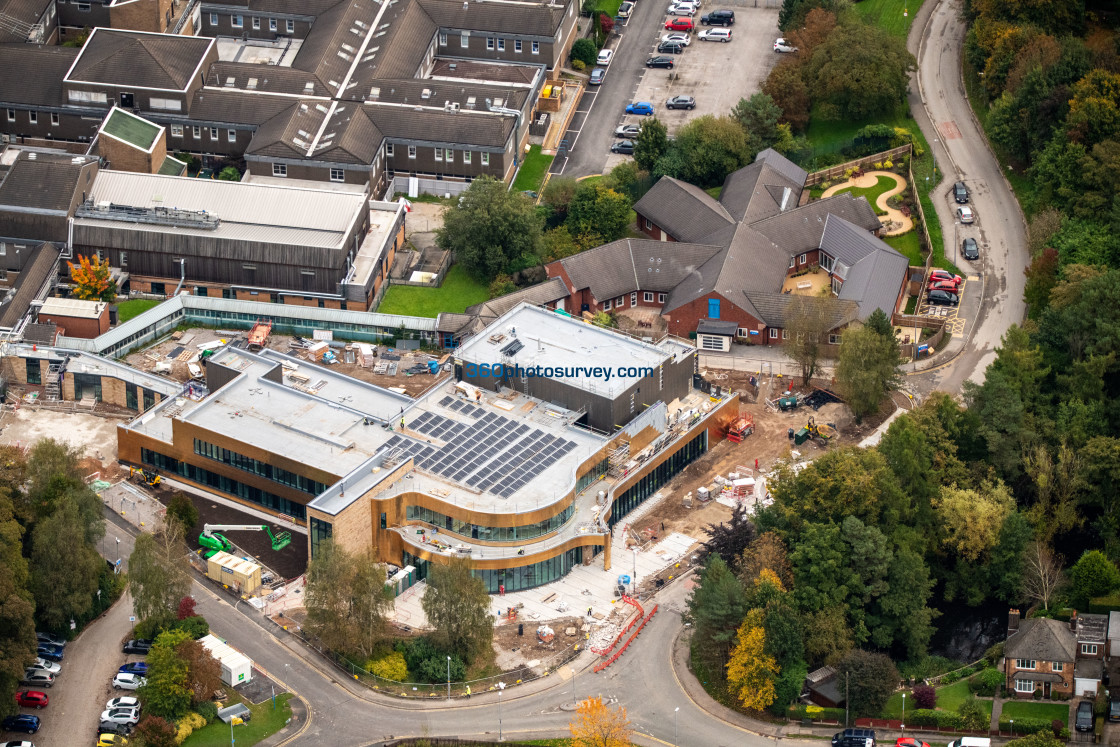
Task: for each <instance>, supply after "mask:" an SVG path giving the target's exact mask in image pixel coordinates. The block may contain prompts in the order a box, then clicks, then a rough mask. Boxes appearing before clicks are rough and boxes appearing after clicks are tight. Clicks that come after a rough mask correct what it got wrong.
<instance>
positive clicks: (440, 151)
mask: <svg viewBox="0 0 1120 747" xmlns="http://www.w3.org/2000/svg"><path fill="white" fill-rule="evenodd" d="M436 160H437V161H442V160H443V148H436Z"/></svg>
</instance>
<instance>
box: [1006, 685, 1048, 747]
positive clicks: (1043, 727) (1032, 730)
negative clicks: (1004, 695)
mask: <svg viewBox="0 0 1120 747" xmlns="http://www.w3.org/2000/svg"><path fill="white" fill-rule="evenodd" d="M1035 692H1041V691H1040V690H1036V691H1035ZM999 730H1000V731H1007V732H1009V731H1011V719H1009V718H1006V717H1004V716H1000V719H999ZM1050 730H1051V726H1050V722H1049V721H1047V720H1046V719H1043V718H1017V719H1015V735H1016V736H1019V737H1025V736H1027V735H1028V734H1037V733H1038V732H1040V731H1044V732H1049V731H1050Z"/></svg>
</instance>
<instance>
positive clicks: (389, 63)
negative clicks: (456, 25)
mask: <svg viewBox="0 0 1120 747" xmlns="http://www.w3.org/2000/svg"><path fill="white" fill-rule="evenodd" d="M397 13H398V16H397V17H396V18H394V19H393V24H392V26H390V27H389V31H388V35H387V36H384V37H379V38H378V39H377V40H375V42H374V43H372V44H371V45H370V46H371V48H370V50H368V51H367V54H366V55H365V57H363V60H365V59H366V58H369V56H370V55H371V54H372V55H373V57H372V58H371V59H369V61H368V62H366V61H363V62H362V63H361V64H360V65H359V66H358V69H357V70H355V73H354V76H355V78H356V79H357V80H358V81H360V82H359V87H362V85H363V84H364V82H366V81H369V82H370V83H369V85H375V84H374V83H373V82H372V81H373V80H374V79H382V78H412V77H415V76H416V74H417V71H418V70H419V69H420V67H421V66H422V65H423V64H424V62H425V60H426V59H427V56H428V48H429V46H430V45H431V43H432V41H433V40H434V39H435V37H436V33H437V31H438V26H437V25H436V24H435V22H433V21H432V19H431V17H430V16H429V15H428V14H427V13H425V12H424V10H423V9H422V8H421V7H420V6H419V5H417V4H416V3H408V4H406V5H405V7H404V8H403V9H401V10H398V11H397ZM372 47H380V49H378V50H374V49H372ZM366 87H367V88H368V86H366Z"/></svg>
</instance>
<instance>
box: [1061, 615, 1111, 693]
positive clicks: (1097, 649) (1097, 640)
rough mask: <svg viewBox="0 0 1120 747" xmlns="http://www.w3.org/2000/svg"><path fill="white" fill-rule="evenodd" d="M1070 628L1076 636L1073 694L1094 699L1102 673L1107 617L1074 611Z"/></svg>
mask: <svg viewBox="0 0 1120 747" xmlns="http://www.w3.org/2000/svg"><path fill="white" fill-rule="evenodd" d="M1069 624H1070V628H1071V629H1072V630H1073V631H1074V633H1075V635H1076V636H1077V666H1076V667H1075V668H1074V675H1073V677H1074V694H1075V695H1087V696H1089V697H1094V696H1095V695H1096V694H1097V689H1098V688H1099V687H1100V684H1101V676H1102V674H1103V672H1104V657H1105V649H1106V648H1107V643H1108V616H1107V615H1094V614H1081V615H1079V614H1078V613H1077V610H1074V612H1073V615H1072V616H1071V617H1070V621H1069Z"/></svg>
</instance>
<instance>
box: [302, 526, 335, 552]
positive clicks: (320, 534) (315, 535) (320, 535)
mask: <svg viewBox="0 0 1120 747" xmlns="http://www.w3.org/2000/svg"><path fill="white" fill-rule="evenodd" d="M307 533H308V536H310V537H311V557H313V558H314V557H315V553H316V552H317V551H318V550H319V545H320V544H321V543H322V542H324V541H326V540H329V539H330V538H331V535H332V534H334V525H333V524H331V523H330V522H328V521H323V520H322V519H317V518H315V517H314V516H312V517H311V518H310V519H308V521H307Z"/></svg>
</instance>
